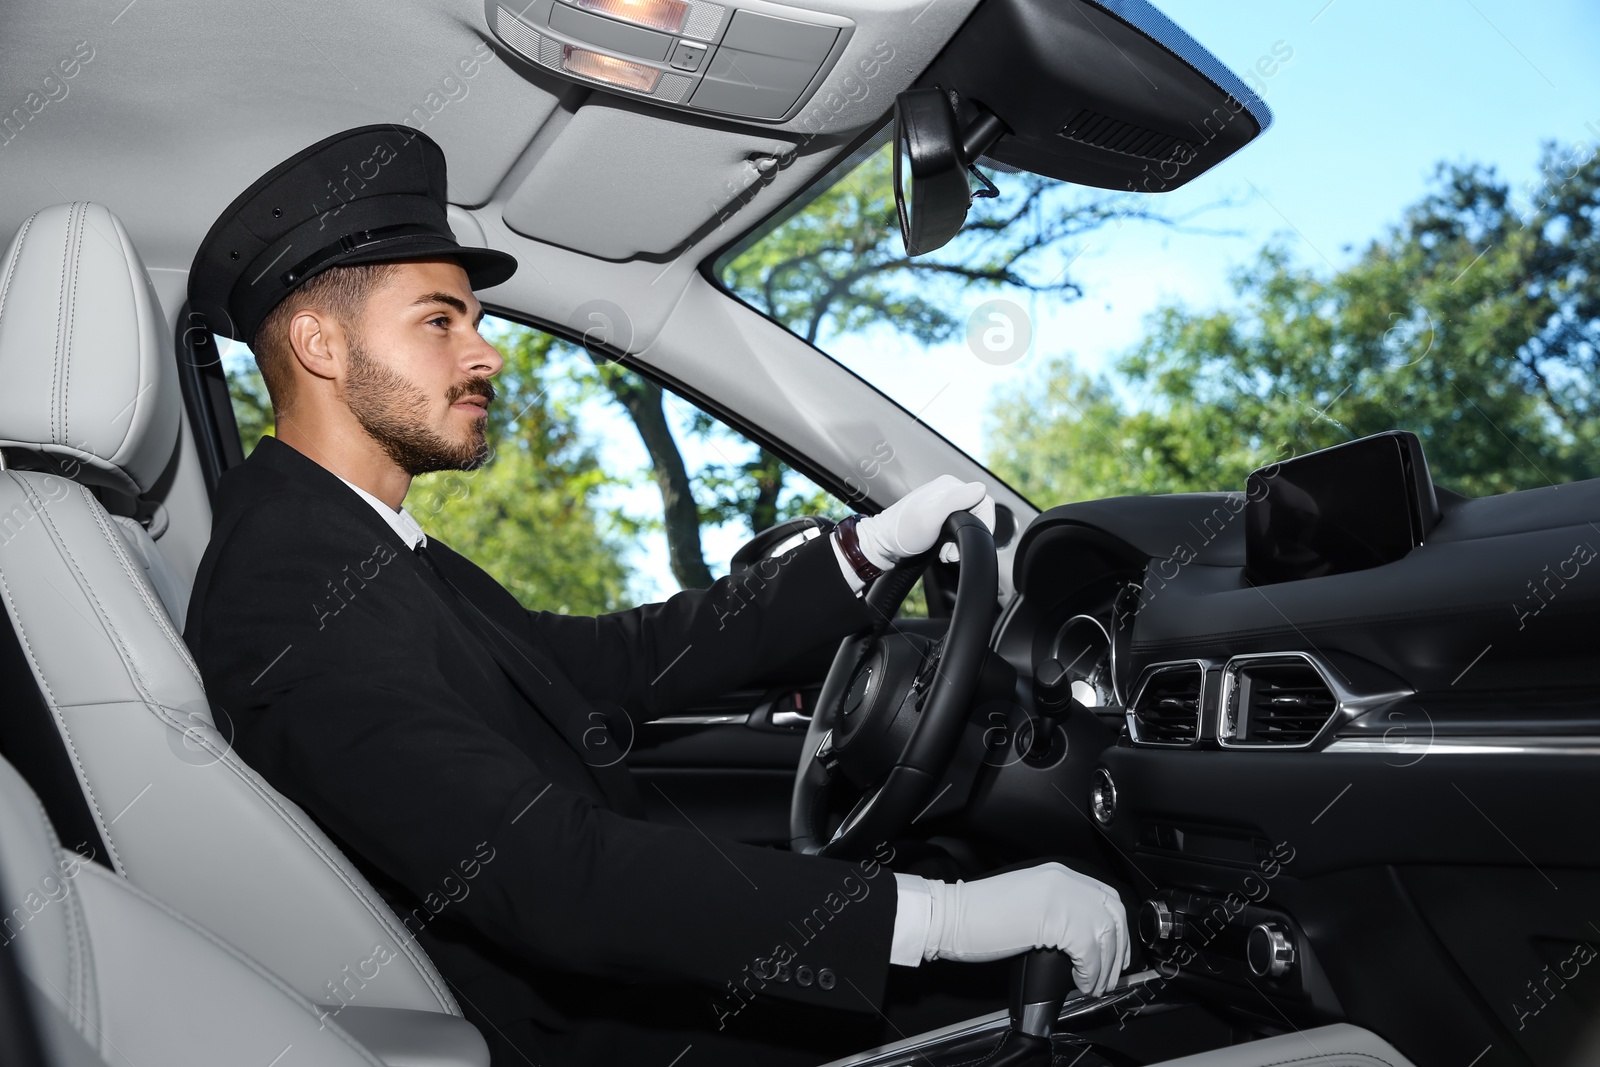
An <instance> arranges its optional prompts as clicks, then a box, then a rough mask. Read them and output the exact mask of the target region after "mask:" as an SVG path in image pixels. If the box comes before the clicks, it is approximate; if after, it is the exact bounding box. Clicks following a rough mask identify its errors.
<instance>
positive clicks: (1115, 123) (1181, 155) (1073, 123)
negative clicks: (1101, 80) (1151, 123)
mask: <svg viewBox="0 0 1600 1067" xmlns="http://www.w3.org/2000/svg"><path fill="white" fill-rule="evenodd" d="M1061 136H1063V137H1065V138H1067V139H1068V140H1071V141H1077V142H1078V143H1079V144H1086V145H1091V146H1093V147H1095V148H1104V149H1105V150H1106V151H1108V152H1117V153H1120V154H1121V155H1125V156H1138V157H1139V158H1140V159H1153V160H1156V161H1157V162H1164V161H1166V160H1168V159H1173V158H1178V159H1189V158H1192V157H1193V156H1194V153H1195V147H1194V145H1192V144H1190V143H1189V142H1188V141H1185V140H1184V139H1183V138H1181V137H1173V136H1172V135H1171V134H1166V133H1158V132H1156V131H1155V130H1150V129H1146V128H1145V127H1143V126H1137V125H1135V124H1133V123H1131V122H1123V121H1122V120H1121V119H1114V118H1112V117H1111V116H1109V115H1102V114H1100V113H1099V112H1098V111H1090V110H1089V109H1088V108H1083V109H1082V110H1081V111H1079V112H1078V113H1077V114H1076V115H1074V116H1072V118H1071V119H1069V120H1068V121H1067V124H1066V125H1065V126H1063V127H1061Z"/></svg>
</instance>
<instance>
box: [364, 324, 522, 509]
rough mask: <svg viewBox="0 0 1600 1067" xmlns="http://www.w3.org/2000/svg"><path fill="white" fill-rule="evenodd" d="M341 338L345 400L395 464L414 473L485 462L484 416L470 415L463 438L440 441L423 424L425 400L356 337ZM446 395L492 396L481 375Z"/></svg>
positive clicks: (452, 397) (465, 467)
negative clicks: (346, 362)
mask: <svg viewBox="0 0 1600 1067" xmlns="http://www.w3.org/2000/svg"><path fill="white" fill-rule="evenodd" d="M346 339H347V341H348V343H349V350H350V375H349V377H348V378H346V379H345V390H344V392H345V403H346V404H348V405H349V407H350V413H351V414H352V415H354V416H355V417H356V421H357V422H359V423H360V424H361V427H362V429H364V430H366V431H367V433H368V435H369V436H371V437H372V439H373V440H374V441H376V442H378V445H379V446H380V447H381V448H382V449H383V450H384V452H385V453H387V454H388V456H389V458H390V459H392V460H394V462H395V465H396V466H398V467H399V468H400V469H401V470H403V471H405V472H406V473H407V474H409V475H411V476H412V477H413V478H415V477H416V476H417V475H419V474H427V473H428V472H429V471H470V470H476V469H477V468H479V467H481V466H483V465H484V463H486V462H488V459H489V441H488V439H487V437H485V435H484V429H485V427H486V425H487V423H488V420H487V419H484V420H482V421H477V420H474V427H473V430H472V432H471V433H470V434H469V435H468V437H467V439H466V440H465V441H463V442H453V441H449V440H446V439H445V438H443V437H441V436H440V435H438V434H436V433H434V432H433V431H432V430H429V429H427V428H426V427H424V426H423V420H424V419H426V418H427V415H428V406H429V405H428V397H427V396H426V395H425V394H424V393H423V392H422V390H420V389H418V388H417V387H416V386H414V385H412V384H411V383H410V382H408V381H406V379H404V378H402V377H401V376H400V375H398V374H396V373H395V372H394V371H392V370H390V369H389V368H388V367H385V366H383V365H382V364H380V363H379V362H378V361H377V360H375V359H373V358H372V356H371V354H370V353H369V352H367V350H366V349H365V348H364V347H362V344H361V340H360V338H358V337H355V336H354V335H351V334H348V333H347V334H346ZM447 396H448V399H449V400H450V402H451V404H454V403H456V402H457V401H459V400H460V399H461V398H462V397H465V396H481V397H484V398H485V399H487V400H493V399H494V386H493V385H492V384H491V383H490V381H489V379H487V378H471V379H468V380H467V381H466V382H464V383H462V384H459V385H456V386H452V387H451V389H450V392H449V393H448V394H447Z"/></svg>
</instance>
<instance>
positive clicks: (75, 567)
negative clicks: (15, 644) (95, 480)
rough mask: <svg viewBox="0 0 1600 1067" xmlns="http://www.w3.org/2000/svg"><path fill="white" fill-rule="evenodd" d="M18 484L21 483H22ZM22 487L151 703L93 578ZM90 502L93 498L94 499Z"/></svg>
mask: <svg viewBox="0 0 1600 1067" xmlns="http://www.w3.org/2000/svg"><path fill="white" fill-rule="evenodd" d="M18 480H19V481H21V479H18ZM22 484H23V486H24V491H25V492H26V493H27V494H28V500H29V501H30V502H32V503H33V504H35V505H36V513H37V514H38V516H39V517H40V518H41V519H43V520H44V524H45V526H46V528H47V529H49V531H50V539H51V540H52V541H54V542H55V545H56V550H57V551H58V552H60V553H61V555H62V556H64V557H66V560H67V562H68V563H69V564H70V565H71V567H72V572H73V576H74V577H76V578H77V580H78V588H79V590H80V591H81V592H82V593H83V595H84V596H86V597H87V598H88V599H89V603H90V604H92V605H94V613H95V615H96V616H97V617H98V618H99V619H100V623H101V625H102V626H104V627H105V630H106V634H107V635H108V636H109V637H110V638H111V640H112V643H113V644H114V645H115V646H116V648H117V651H118V652H119V653H120V654H121V657H122V665H123V666H124V667H125V668H127V671H128V674H129V676H130V677H131V678H132V681H133V684H134V687H135V688H137V689H138V690H139V696H140V697H141V698H142V699H144V700H145V701H149V700H150V687H149V685H147V684H146V683H145V680H144V676H143V674H141V673H140V671H139V668H138V666H137V665H136V664H135V663H134V661H133V656H132V655H131V654H130V653H129V651H128V647H127V645H126V644H125V643H124V642H123V639H122V634H121V633H120V632H119V631H118V630H117V628H116V626H114V625H113V624H112V622H111V616H110V614H109V613H108V612H107V611H106V609H105V607H104V606H103V605H101V603H100V597H99V595H98V594H97V593H95V591H94V586H93V585H91V584H90V582H89V576H88V575H87V574H85V573H84V570H83V567H82V566H80V565H79V563H78V557H77V556H74V555H73V554H72V547H71V546H70V545H68V544H67V540H66V538H64V537H62V536H61V531H60V530H58V529H57V528H56V524H55V519H54V517H53V516H51V514H50V509H49V508H48V507H47V506H46V505H45V504H44V503H43V502H42V501H40V500H38V499H37V498H36V497H35V496H34V494H33V487H32V486H31V485H28V484H27V482H25V481H24V482H22ZM78 490H79V492H80V493H83V494H85V495H87V492H88V491H87V490H85V489H84V488H83V486H81V485H80V486H78ZM90 499H93V498H92V497H90ZM96 506H98V501H97V502H96ZM91 514H92V511H91Z"/></svg>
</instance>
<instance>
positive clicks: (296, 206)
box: [189, 124, 517, 344]
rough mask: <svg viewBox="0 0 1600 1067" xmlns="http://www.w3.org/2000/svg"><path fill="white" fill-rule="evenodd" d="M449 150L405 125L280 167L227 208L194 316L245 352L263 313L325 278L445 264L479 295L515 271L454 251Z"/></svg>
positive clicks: (506, 263) (201, 258)
mask: <svg viewBox="0 0 1600 1067" xmlns="http://www.w3.org/2000/svg"><path fill="white" fill-rule="evenodd" d="M445 209H446V201H445V162H444V151H443V150H442V149H440V147H439V146H438V144H437V143H435V142H434V140H433V138H431V137H429V136H428V135H427V134H425V133H422V132H421V131H420V130H414V129H412V128H411V127H409V126H399V125H392V124H383V125H378V126H361V127H357V128H356V129H353V130H345V131H344V132H343V133H336V134H334V135H333V136H332V137H329V138H327V139H326V140H322V141H318V142H317V143H316V144H314V145H312V146H311V147H310V148H307V149H305V150H304V151H302V152H298V153H296V154H295V155H293V156H291V157H290V158H288V159H286V160H284V161H283V162H282V163H279V164H278V165H277V166H276V167H273V168H272V169H271V170H270V171H268V172H267V173H266V174H263V175H262V176H261V178H260V179H259V180H258V181H257V182H256V183H255V184H254V185H252V186H250V188H248V189H246V190H245V191H244V192H243V193H241V194H240V195H239V196H238V198H237V199H235V200H234V202H233V203H231V204H229V205H228V209H227V210H226V211H224V212H223V213H222V215H221V217H220V218H218V219H217V221H216V223H215V224H213V225H212V227H211V230H210V232H209V233H207V234H206V236H205V240H203V241H201V242H200V250H199V251H198V252H196V253H195V257H194V264H193V265H192V266H191V267H190V268H189V303H190V310H191V311H192V312H194V313H197V314H199V315H200V316H202V319H201V321H202V322H204V324H205V325H206V326H208V327H210V329H211V330H212V332H214V333H218V334H223V335H225V336H227V337H232V338H234V339H235V340H239V341H243V342H245V343H246V344H249V343H250V342H252V341H253V340H254V339H255V334H256V330H257V329H258V328H259V327H260V326H261V320H263V319H265V318H266V317H267V314H268V312H270V311H271V310H272V309H273V308H275V307H277V306H278V304H279V303H280V302H281V301H282V300H283V298H284V297H286V296H288V295H289V294H290V293H291V292H293V291H294V289H295V288H296V287H298V286H299V285H301V284H303V283H304V282H305V281H306V280H307V279H309V278H312V277H314V276H316V275H317V274H320V273H321V272H322V271H325V270H327V269H328V268H329V267H343V266H353V265H355V264H358V263H387V262H392V261H397V260H408V259H433V258H436V257H448V258H451V259H454V260H456V261H457V262H458V263H460V264H461V266H462V268H463V269H464V270H465V271H466V272H467V279H468V280H469V281H470V282H471V283H472V287H473V288H474V289H486V288H488V287H489V286H491V285H499V284H500V283H501V282H503V281H505V280H506V279H507V278H509V277H511V275H512V273H514V272H515V271H516V269H517V261H516V260H515V259H514V258H512V257H511V256H509V255H507V254H506V253H504V252H497V251H495V250H493V249H490V248H463V247H461V246H460V245H459V244H457V243H456V239H455V235H454V234H453V233H451V231H450V223H449V220H448V218H447V216H446V214H445Z"/></svg>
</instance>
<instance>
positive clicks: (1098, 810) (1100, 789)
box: [1089, 767, 1117, 826]
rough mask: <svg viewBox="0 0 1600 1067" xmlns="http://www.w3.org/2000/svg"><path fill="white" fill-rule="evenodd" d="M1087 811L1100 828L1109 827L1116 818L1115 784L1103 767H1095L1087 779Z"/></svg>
mask: <svg viewBox="0 0 1600 1067" xmlns="http://www.w3.org/2000/svg"><path fill="white" fill-rule="evenodd" d="M1089 811H1090V812H1091V813H1092V814H1093V815H1094V821H1095V822H1097V823H1099V824H1100V825H1101V826H1110V825H1111V823H1112V822H1113V821H1114V820H1115V819H1116V817H1117V783H1116V782H1114V781H1113V780H1112V778H1111V772H1110V771H1108V770H1106V769H1105V768H1104V767H1096V768H1095V769H1094V775H1093V776H1092V777H1091V778H1090V779H1089Z"/></svg>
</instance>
